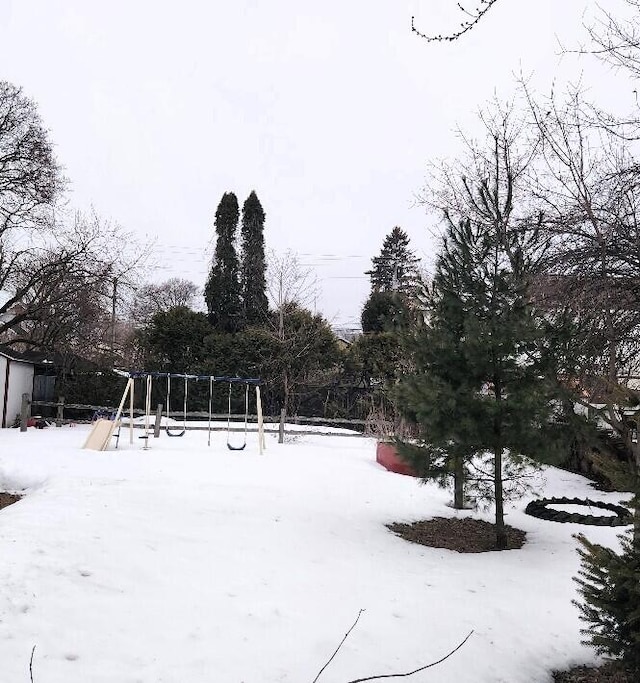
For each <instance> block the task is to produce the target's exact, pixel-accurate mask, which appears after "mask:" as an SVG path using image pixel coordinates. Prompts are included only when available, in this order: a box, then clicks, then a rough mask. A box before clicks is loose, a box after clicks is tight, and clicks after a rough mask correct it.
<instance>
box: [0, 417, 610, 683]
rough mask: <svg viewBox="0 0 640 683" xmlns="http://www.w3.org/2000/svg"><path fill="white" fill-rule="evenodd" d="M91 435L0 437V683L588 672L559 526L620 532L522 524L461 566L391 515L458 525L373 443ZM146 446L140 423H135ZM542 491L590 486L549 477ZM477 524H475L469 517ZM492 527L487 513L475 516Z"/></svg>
mask: <svg viewBox="0 0 640 683" xmlns="http://www.w3.org/2000/svg"><path fill="white" fill-rule="evenodd" d="M86 435H87V428H85V427H76V428H70V427H63V428H59V429H56V428H50V429H46V430H36V429H30V430H29V431H28V433H26V434H20V433H19V432H18V431H17V430H9V429H6V430H0V489H2V488H4V489H6V490H13V491H18V490H24V492H25V493H26V496H25V498H24V499H23V500H21V501H20V502H18V503H17V504H15V505H12V506H10V507H8V508H6V509H4V510H2V511H1V512H0V680H2V681H8V682H10V683H19V682H21V681H25V682H27V681H29V680H30V679H29V658H30V656H31V650H32V647H33V646H34V645H35V646H36V650H35V654H34V659H33V676H34V681H36V683H88V682H91V683H161V682H162V683H201V682H202V683H204V682H206V683H277V682H282V683H311V682H312V681H313V680H314V678H315V676H316V674H317V673H318V671H319V670H320V668H321V667H322V665H323V664H324V663H325V662H326V661H327V659H328V658H329V656H330V655H331V653H332V652H333V650H334V649H335V647H336V646H337V644H338V643H339V641H340V639H341V638H342V637H343V635H344V634H345V632H346V631H347V629H348V628H349V626H350V625H351V624H352V623H353V621H354V620H355V618H356V616H357V614H358V611H359V610H360V609H365V610H366V612H364V613H363V614H362V616H361V618H360V621H359V623H358V626H357V627H356V628H355V629H354V631H353V632H352V634H351V635H350V637H349V639H348V640H347V641H346V643H345V644H344V646H343V648H342V649H341V651H340V653H339V654H338V655H337V657H336V658H335V660H334V661H333V662H332V663H331V665H330V666H329V667H328V669H327V670H326V671H325V672H324V673H323V674H322V676H321V678H320V679H319V683H323V682H324V683H347V682H348V681H351V680H353V679H355V678H360V677H365V676H373V675H382V674H391V673H400V672H405V671H409V670H412V669H415V668H417V667H419V666H422V665H424V664H426V663H428V662H430V661H433V660H435V659H438V658H440V657H441V656H443V655H444V654H446V653H447V652H448V651H449V650H450V649H452V648H453V647H454V646H455V645H456V644H457V643H458V642H460V641H461V640H462V639H463V638H464V636H466V635H467V633H469V631H471V630H472V629H473V631H474V633H473V635H472V636H471V638H470V639H469V641H468V642H467V643H466V645H465V646H464V647H463V648H462V649H461V650H460V651H458V652H457V653H456V654H455V655H454V656H453V657H451V658H450V659H448V660H447V661H446V662H444V663H443V664H441V665H440V666H438V667H436V668H433V669H430V670H428V671H425V672H423V673H420V674H417V675H415V676H413V677H410V678H406V679H403V680H408V681H418V682H421V683H422V682H425V683H426V682H427V681H437V682H438V683H447V682H452V683H453V682H455V683H467V682H468V683H483V682H486V683H497V682H499V681H504V682H505V683H506V682H508V683H532V682H539V683H544V682H546V681H550V680H551V676H550V673H549V672H550V671H551V670H552V669H557V668H566V667H568V666H570V665H573V664H576V663H583V662H592V661H593V656H592V654H591V653H590V651H589V650H588V649H587V648H585V647H584V646H581V645H580V636H579V632H578V631H579V628H580V623H579V621H578V618H577V610H576V609H575V608H574V607H573V606H572V605H571V599H572V598H573V597H574V596H575V587H574V584H573V582H572V580H571V577H572V576H573V575H574V574H575V573H576V570H577V567H578V557H577V554H576V552H575V547H576V542H575V540H574V539H573V538H572V534H574V533H576V532H578V531H581V532H584V533H586V534H587V536H588V537H589V538H591V539H592V540H595V541H599V542H605V543H611V544H613V543H615V538H616V533H617V531H616V530H615V529H614V530H612V529H608V528H607V529H604V528H595V527H581V526H578V525H572V524H555V523H552V522H546V521H542V520H537V519H534V518H531V517H527V516H525V515H524V513H523V512H522V510H523V508H524V505H525V503H526V501H520V502H518V504H517V506H516V507H515V508H513V509H510V510H509V514H508V517H507V522H508V523H509V524H511V525H513V526H517V527H520V528H522V529H524V530H526V531H527V533H528V542H527V543H526V545H525V547H524V548H523V549H522V550H514V551H506V552H502V553H484V554H476V555H461V554H457V553H455V552H452V551H447V550H440V549H433V548H426V547H422V546H419V545H415V544H410V543H407V542H406V541H404V540H402V539H400V538H398V537H396V536H394V535H393V534H392V533H390V532H389V531H388V530H387V529H386V528H385V524H386V523H388V522H393V521H414V520H418V519H425V518H428V517H431V516H443V515H453V514H455V513H454V511H453V510H451V509H450V508H448V507H447V506H446V502H447V500H448V499H449V495H448V494H447V493H446V492H443V491H441V490H439V489H437V488H435V487H431V486H419V485H418V484H417V483H416V481H415V480H414V479H412V478H409V477H404V476H402V475H397V474H392V473H389V472H386V471H385V470H384V469H382V468H381V467H380V466H378V465H377V464H376V463H375V445H374V442H373V441H371V440H367V439H355V438H345V437H340V436H335V437H327V436H313V437H309V436H307V437H297V440H296V441H295V442H293V443H288V444H283V445H278V444H277V443H276V441H275V439H274V437H272V436H268V437H267V451H266V453H265V455H263V456H259V455H258V449H257V438H256V436H255V435H251V436H250V438H249V444H248V446H247V448H246V450H245V451H242V452H230V451H228V450H227V449H226V447H225V445H224V443H225V435H224V434H221V433H216V434H214V435H213V436H212V446H211V447H210V448H207V445H206V440H207V435H206V432H188V433H187V435H186V436H185V437H183V438H179V439H169V438H167V437H166V436H162V437H161V438H160V439H158V440H151V442H152V449H151V450H148V451H144V450H141V449H140V448H139V447H140V445H141V443H142V442H141V441H139V440H136V443H135V444H134V446H133V447H132V448H131V447H130V446H129V445H128V442H127V438H123V439H122V440H121V449H120V450H118V451H109V452H104V453H99V452H93V451H84V450H82V449H81V445H82V443H83V442H84V439H85V437H86ZM136 435H138V433H136ZM545 478H546V483H545V485H544V489H543V490H544V493H545V495H547V496H554V495H558V496H561V495H567V496H587V495H588V496H589V497H590V498H592V499H600V500H607V501H610V502H619V500H620V496H617V495H607V494H602V493H598V492H596V491H594V490H593V489H591V488H590V487H588V485H587V482H586V481H585V480H584V479H582V478H580V477H578V476H575V475H571V474H568V473H566V472H561V471H558V470H553V469H551V470H548V471H547V472H546V473H545ZM462 514H469V513H466V512H465V513H462ZM486 518H487V519H490V513H487V515H486Z"/></svg>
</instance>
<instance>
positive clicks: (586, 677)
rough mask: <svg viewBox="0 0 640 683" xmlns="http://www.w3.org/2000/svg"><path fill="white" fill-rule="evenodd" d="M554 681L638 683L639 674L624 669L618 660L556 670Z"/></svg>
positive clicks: (561, 682)
mask: <svg viewBox="0 0 640 683" xmlns="http://www.w3.org/2000/svg"><path fill="white" fill-rule="evenodd" d="M553 680H554V683H637V681H638V674H637V673H636V674H634V673H632V672H631V671H629V670H627V669H624V668H623V667H621V666H620V664H618V663H617V662H609V663H608V664H604V665H603V666H597V667H589V666H578V667H576V668H575V669H571V670H569V671H555V672H554V673H553Z"/></svg>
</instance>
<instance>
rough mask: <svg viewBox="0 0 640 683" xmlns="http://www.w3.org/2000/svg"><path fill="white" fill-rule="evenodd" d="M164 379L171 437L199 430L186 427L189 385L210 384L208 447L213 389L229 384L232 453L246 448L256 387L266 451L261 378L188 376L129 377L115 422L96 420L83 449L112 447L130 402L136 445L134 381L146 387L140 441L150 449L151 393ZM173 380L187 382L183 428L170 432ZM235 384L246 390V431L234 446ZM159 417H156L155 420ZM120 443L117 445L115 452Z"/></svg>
mask: <svg viewBox="0 0 640 683" xmlns="http://www.w3.org/2000/svg"><path fill="white" fill-rule="evenodd" d="M159 378H165V379H166V383H167V384H166V387H167V389H166V407H165V416H166V418H167V424H166V425H165V432H166V433H167V435H168V436H171V437H181V436H184V435H185V434H186V432H187V429H198V427H194V426H189V427H188V426H187V404H188V383H189V381H196V382H198V381H207V382H208V383H209V419H208V423H207V427H204V428H201V429H207V431H208V436H207V445H209V446H210V445H211V432H212V404H213V400H212V399H213V385H214V384H215V383H216V382H223V383H228V385H229V400H228V414H227V448H228V449H229V450H231V451H241V450H244V448H245V447H246V445H247V434H248V422H249V387H250V386H255V389H256V415H257V421H258V448H259V452H260V454H262V452H263V451H264V448H265V439H264V425H263V417H262V400H261V396H260V379H258V378H244V377H227V376H222V377H216V376H214V375H189V374H176V373H167V372H131V373H129V376H128V380H127V384H126V387H125V389H124V392H123V394H122V399H121V400H120V405H119V406H118V410H117V411H116V413H115V416H114V418H113V419H112V420H100V419H99V420H97V421H96V422H95V423H94V426H93V429H92V430H91V433H90V434H89V437H88V438H87V441H86V442H85V444H84V448H90V449H93V450H102V451H103V450H106V449H107V448H108V446H109V444H110V443H111V438H112V437H113V436H114V435H115V436H117V437H118V439H119V436H120V429H121V426H122V422H121V418H122V415H123V411H124V406H125V403H126V401H127V398H128V399H129V422H128V426H129V443H130V444H133V430H134V417H133V416H134V409H133V405H134V391H135V381H136V379H144V380H145V383H146V393H145V414H144V435H143V436H141V437H140V438H141V439H143V440H144V448H145V449H147V448H149V434H150V421H151V393H152V386H153V380H154V379H159ZM172 379H182V380H183V381H184V396H183V405H182V415H183V421H182V427H181V428H180V429H179V431H176V428H175V427H174V428H173V431H172V430H171V428H170V425H169V423H168V419H169V414H170V405H171V380H172ZM235 384H244V386H245V400H244V430H243V440H242V443H240V444H233V443H232V442H231V438H230V435H231V431H232V429H231V417H232V413H231V392H232V387H233V385H235ZM157 419H158V416H156V420H157ZM158 431H159V425H155V434H156V435H157V433H158ZM117 446H118V442H117V441H116V448H117Z"/></svg>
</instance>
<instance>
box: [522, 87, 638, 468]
mask: <svg viewBox="0 0 640 683" xmlns="http://www.w3.org/2000/svg"><path fill="white" fill-rule="evenodd" d="M528 98H529V105H530V108H531V112H532V115H533V120H534V122H535V125H536V126H537V129H538V131H539V132H540V135H541V137H542V143H543V144H542V155H541V159H542V163H541V164H540V166H539V169H538V174H537V175H536V176H535V177H534V178H532V184H531V190H532V193H533V194H534V196H535V199H536V201H537V202H538V203H539V204H540V206H541V208H542V212H543V216H544V221H543V222H544V230H545V231H546V234H547V236H548V240H549V243H550V245H551V250H550V259H549V262H548V269H547V276H546V278H545V279H544V280H543V281H542V282H541V283H539V285H540V287H539V290H538V292H537V293H535V295H536V296H537V299H538V301H539V302H540V304H541V305H542V307H543V308H546V310H547V315H548V317H549V318H550V319H552V320H553V323H554V325H552V327H553V326H555V328H556V332H557V334H559V336H556V341H557V342H559V343H558V344H557V349H556V353H557V354H558V355H557V360H558V372H559V374H560V375H561V376H564V382H565V384H566V386H567V389H568V390H569V392H570V394H571V397H572V400H573V401H575V402H577V403H579V404H582V405H583V406H584V407H585V408H586V409H588V410H589V411H591V412H592V413H594V412H595V413H597V415H598V416H599V417H600V419H602V420H603V421H604V422H605V423H606V424H607V425H608V426H609V427H610V428H611V429H612V430H614V432H615V433H617V434H618V435H619V436H620V438H621V439H622V440H623V441H624V443H625V445H626V448H627V452H628V453H629V454H630V457H631V458H632V460H634V461H635V466H636V467H637V468H638V470H639V471H640V447H639V446H638V443H637V438H636V436H635V435H636V431H637V425H636V424H635V423H636V422H637V419H638V417H639V416H640V395H638V394H637V392H636V391H635V390H634V389H633V388H632V387H631V386H630V384H629V380H630V378H631V377H632V376H633V375H636V376H637V375H638V374H640V364H639V363H638V359H639V357H640V248H639V245H640V215H639V213H638V210H639V209H640V184H639V182H638V181H639V180H640V176H639V174H638V165H637V163H636V161H635V160H634V158H633V157H632V156H631V154H630V152H629V148H628V145H627V144H626V143H625V141H624V140H622V139H621V138H620V137H619V136H618V135H616V134H615V133H614V132H612V131H610V130H608V129H606V128H603V127H601V126H594V125H592V122H591V121H590V120H589V118H588V117H587V116H585V111H584V108H583V103H582V101H581V98H580V94H579V93H578V92H576V91H574V92H573V93H571V94H570V96H569V97H568V99H567V101H566V102H564V103H560V104H559V103H558V101H557V99H556V98H554V97H552V98H551V99H550V100H548V101H545V102H544V103H542V104H540V103H538V102H535V101H534V100H533V98H532V97H531V96H530V95H528ZM563 328H564V329H566V330H569V331H570V333H569V334H566V333H563V332H562V330H563ZM552 339H553V336H552ZM633 406H635V408H633V409H631V408H632V407H633ZM630 409H631V410H630ZM634 413H635V417H634Z"/></svg>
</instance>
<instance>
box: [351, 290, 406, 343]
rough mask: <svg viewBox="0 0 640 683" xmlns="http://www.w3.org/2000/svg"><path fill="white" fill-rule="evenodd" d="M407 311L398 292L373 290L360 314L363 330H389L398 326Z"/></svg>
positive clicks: (368, 331) (369, 331) (367, 331)
mask: <svg viewBox="0 0 640 683" xmlns="http://www.w3.org/2000/svg"><path fill="white" fill-rule="evenodd" d="M406 315H407V311H406V307H405V306H404V303H403V300H402V297H400V296H398V295H397V293H396V292H371V295H370V296H369V298H368V299H367V301H366V302H365V304H364V306H363V308H362V314H361V315H360V324H361V326H362V331H363V332H364V333H365V334H367V333H371V332H373V333H376V332H388V331H391V330H395V329H397V328H398V326H399V325H400V323H401V322H402V320H403V319H404V318H405V317H406Z"/></svg>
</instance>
